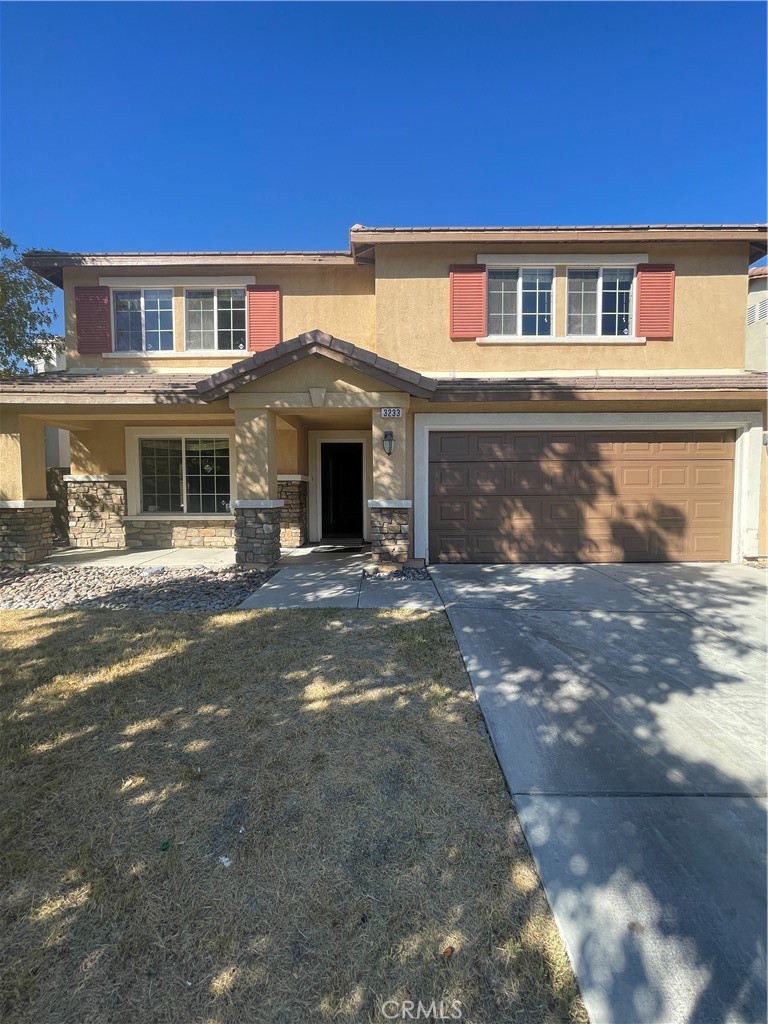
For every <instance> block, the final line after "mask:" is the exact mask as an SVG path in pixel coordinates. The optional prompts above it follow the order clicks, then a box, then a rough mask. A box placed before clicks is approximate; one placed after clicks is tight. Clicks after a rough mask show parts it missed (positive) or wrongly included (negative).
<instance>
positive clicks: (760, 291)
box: [745, 267, 768, 370]
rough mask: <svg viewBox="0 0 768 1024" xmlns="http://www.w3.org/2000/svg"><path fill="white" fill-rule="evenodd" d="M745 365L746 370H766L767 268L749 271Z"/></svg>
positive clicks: (767, 350) (767, 351) (767, 338)
mask: <svg viewBox="0 0 768 1024" xmlns="http://www.w3.org/2000/svg"><path fill="white" fill-rule="evenodd" d="M745 365H746V368H747V369H748V370H768V267H752V268H751V269H750V271H749V294H748V297H747V352H746V362H745Z"/></svg>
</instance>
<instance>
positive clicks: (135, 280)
mask: <svg viewBox="0 0 768 1024" xmlns="http://www.w3.org/2000/svg"><path fill="white" fill-rule="evenodd" d="M99 284H100V285H102V287H104V286H106V287H107V288H118V289H119V288H245V287H246V285H249V284H256V278H255V277H253V276H252V275H251V276H248V275H245V276H243V275H240V276H239V277H232V276H231V275H230V274H223V275H222V276H221V277H100V278H99Z"/></svg>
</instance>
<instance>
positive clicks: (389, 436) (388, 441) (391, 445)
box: [381, 430, 395, 455]
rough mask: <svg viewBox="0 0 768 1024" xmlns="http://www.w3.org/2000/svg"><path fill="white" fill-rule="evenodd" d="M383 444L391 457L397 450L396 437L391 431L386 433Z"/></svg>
mask: <svg viewBox="0 0 768 1024" xmlns="http://www.w3.org/2000/svg"><path fill="white" fill-rule="evenodd" d="M381 444H382V447H383V449H384V451H385V452H386V453H387V455H391V454H392V452H393V451H394V450H395V435H394V433H393V432H392V431H391V430H385V431H384V440H383V441H382V442H381Z"/></svg>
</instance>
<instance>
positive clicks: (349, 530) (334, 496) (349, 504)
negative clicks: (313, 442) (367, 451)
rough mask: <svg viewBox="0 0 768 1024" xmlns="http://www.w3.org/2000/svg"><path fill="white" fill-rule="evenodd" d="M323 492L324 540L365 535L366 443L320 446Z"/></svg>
mask: <svg viewBox="0 0 768 1024" xmlns="http://www.w3.org/2000/svg"><path fill="white" fill-rule="evenodd" d="M320 493H321V502H320V505H321V511H322V532H323V540H326V539H329V538H340V537H344V538H348V539H350V540H361V539H362V536H363V443H362V441H323V442H322V443H321V444H320Z"/></svg>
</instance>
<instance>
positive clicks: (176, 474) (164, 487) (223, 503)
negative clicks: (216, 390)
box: [139, 437, 230, 515]
mask: <svg viewBox="0 0 768 1024" xmlns="http://www.w3.org/2000/svg"><path fill="white" fill-rule="evenodd" d="M139 463H140V473H141V510H142V512H149V513H164V512H165V513H169V512H173V513H178V512H188V513H208V514H211V515H215V514H221V513H224V512H226V511H227V505H228V504H229V501H230V470H229V439H228V438H225V437H224V438H205V437H185V438H179V437H174V438H158V439H154V438H152V439H148V438H142V439H141V440H140V442H139ZM182 496H183V498H182Z"/></svg>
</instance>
